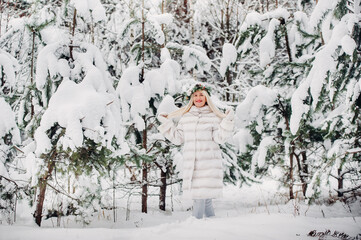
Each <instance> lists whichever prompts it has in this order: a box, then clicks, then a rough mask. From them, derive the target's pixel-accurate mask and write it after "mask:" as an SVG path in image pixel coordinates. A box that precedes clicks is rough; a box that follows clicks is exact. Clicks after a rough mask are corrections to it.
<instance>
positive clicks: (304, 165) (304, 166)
mask: <svg viewBox="0 0 361 240" xmlns="http://www.w3.org/2000/svg"><path fill="white" fill-rule="evenodd" d="M301 156H302V171H303V174H304V175H305V176H306V179H307V178H308V164H307V163H306V162H307V155H306V151H302V152H301ZM307 187H308V183H307V181H306V180H304V182H303V183H302V192H303V196H305V197H306V192H307Z"/></svg>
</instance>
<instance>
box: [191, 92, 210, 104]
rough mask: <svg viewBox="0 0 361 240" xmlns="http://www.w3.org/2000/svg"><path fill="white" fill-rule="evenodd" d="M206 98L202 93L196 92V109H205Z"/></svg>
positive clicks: (194, 99)
mask: <svg viewBox="0 0 361 240" xmlns="http://www.w3.org/2000/svg"><path fill="white" fill-rule="evenodd" d="M206 101H207V100H206V96H205V95H204V94H203V93H202V91H196V92H194V93H193V104H194V105H195V106H196V107H203V106H204V105H205V104H206Z"/></svg>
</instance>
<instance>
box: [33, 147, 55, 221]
mask: <svg viewBox="0 0 361 240" xmlns="http://www.w3.org/2000/svg"><path fill="white" fill-rule="evenodd" d="M55 155H56V151H55V150H54V152H53V153H52V154H51V157H50V159H49V162H48V169H47V171H46V172H45V174H44V175H43V176H42V177H41V178H40V179H39V196H38V199H37V204H36V210H35V213H34V217H35V222H36V224H38V226H39V227H40V226H41V219H42V217H43V215H42V214H43V205H44V200H45V192H46V185H47V182H48V179H49V177H50V176H51V173H52V172H53V169H54V166H55V162H54V161H53V160H54V158H55Z"/></svg>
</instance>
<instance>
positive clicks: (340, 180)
mask: <svg viewBox="0 0 361 240" xmlns="http://www.w3.org/2000/svg"><path fill="white" fill-rule="evenodd" d="M341 172H342V169H341V168H339V169H337V173H338V178H337V182H338V190H339V191H337V196H338V197H343V192H342V190H343V175H342V174H341Z"/></svg>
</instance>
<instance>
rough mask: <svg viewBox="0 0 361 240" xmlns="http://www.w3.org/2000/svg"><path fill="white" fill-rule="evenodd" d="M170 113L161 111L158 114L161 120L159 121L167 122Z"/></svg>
mask: <svg viewBox="0 0 361 240" xmlns="http://www.w3.org/2000/svg"><path fill="white" fill-rule="evenodd" d="M167 117H168V113H164V112H163V113H159V115H158V120H159V122H161V123H165V122H167V120H168V118H167Z"/></svg>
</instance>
